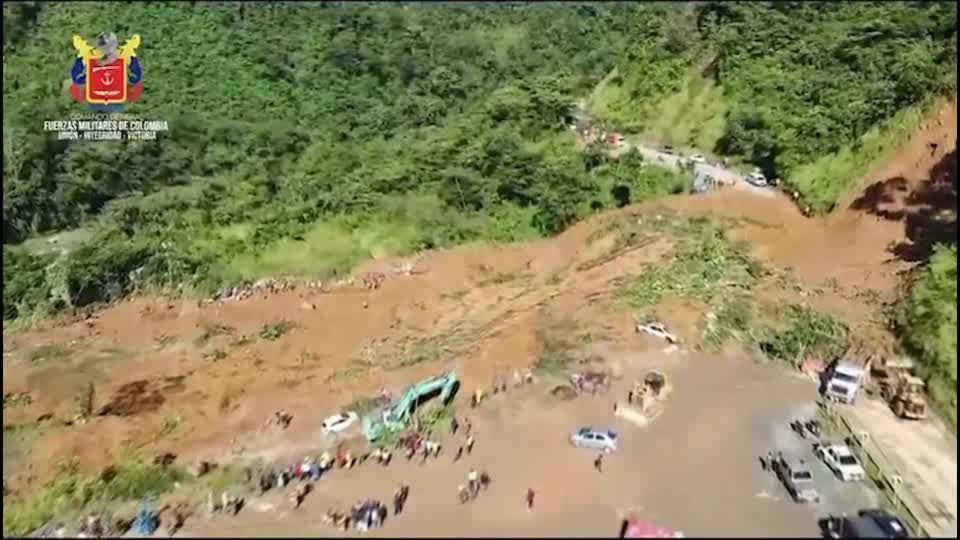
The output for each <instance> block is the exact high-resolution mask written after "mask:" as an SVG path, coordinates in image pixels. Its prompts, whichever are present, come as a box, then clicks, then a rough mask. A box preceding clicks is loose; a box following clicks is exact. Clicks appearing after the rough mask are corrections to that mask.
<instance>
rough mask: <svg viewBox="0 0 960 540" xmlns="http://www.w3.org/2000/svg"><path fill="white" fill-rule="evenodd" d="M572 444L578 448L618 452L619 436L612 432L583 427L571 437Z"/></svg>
mask: <svg viewBox="0 0 960 540" xmlns="http://www.w3.org/2000/svg"><path fill="white" fill-rule="evenodd" d="M570 444H572V445H573V446H576V447H577V448H590V449H592V450H601V451H603V452H607V453H610V452H616V450H617V434H616V433H614V432H613V431H610V430H598V429H593V428H589V427H583V428H580V429H578V430H577V431H574V432H573V433H572V434H571V435H570Z"/></svg>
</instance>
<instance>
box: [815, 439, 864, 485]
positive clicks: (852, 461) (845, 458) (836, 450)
mask: <svg viewBox="0 0 960 540" xmlns="http://www.w3.org/2000/svg"><path fill="white" fill-rule="evenodd" d="M815 451H816V453H817V457H819V458H820V459H822V460H823V462H824V463H825V464H826V465H827V467H830V470H831V471H833V472H834V473H836V474H837V476H839V477H840V479H841V480H843V481H844V482H859V481H861V480H863V479H864V478H866V477H867V473H866V471H864V470H863V466H862V465H860V460H858V459H857V456H855V455H853V452H851V451H850V447H848V446H847V445H845V444H827V445H818V446H817V447H816V450H815Z"/></svg>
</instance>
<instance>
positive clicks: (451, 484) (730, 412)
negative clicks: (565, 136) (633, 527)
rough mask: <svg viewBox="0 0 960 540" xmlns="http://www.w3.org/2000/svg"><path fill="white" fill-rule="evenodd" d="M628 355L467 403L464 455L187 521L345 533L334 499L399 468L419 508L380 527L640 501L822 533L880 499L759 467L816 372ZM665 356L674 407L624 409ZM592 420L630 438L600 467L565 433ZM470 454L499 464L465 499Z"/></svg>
mask: <svg viewBox="0 0 960 540" xmlns="http://www.w3.org/2000/svg"><path fill="white" fill-rule="evenodd" d="M610 356H611V357H614V356H616V353H612V354H611V355H610ZM621 358H622V359H623V363H622V365H624V367H625V369H624V375H625V376H624V377H623V379H622V380H621V381H618V382H617V383H616V384H615V386H614V390H613V391H614V394H613V395H607V396H597V397H582V398H579V399H577V400H574V401H569V402H561V401H553V400H552V398H548V397H547V396H546V390H547V389H548V388H549V386H550V385H546V384H541V385H539V386H537V387H534V389H531V390H528V391H524V392H523V393H516V392H515V393H511V394H508V395H507V396H506V397H504V396H498V397H497V398H494V399H493V400H492V401H491V402H490V407H489V408H485V409H481V410H479V411H471V410H469V409H467V410H466V411H464V412H466V413H467V414H469V416H470V418H471V420H472V422H473V424H474V433H475V436H476V440H477V446H476V450H475V451H474V453H473V455H472V456H470V457H469V458H466V459H464V460H462V461H461V462H459V463H454V462H453V459H452V456H451V453H452V452H453V450H454V449H455V447H456V446H455V445H456V443H455V442H454V441H452V440H451V439H450V438H449V436H448V437H447V440H446V441H444V443H445V447H446V450H445V454H444V455H443V456H441V458H439V460H438V461H437V462H428V463H427V464H419V463H418V462H417V461H414V462H413V463H408V462H407V461H406V460H404V459H399V460H397V462H395V463H394V464H393V465H391V466H390V467H388V468H381V467H377V466H375V465H368V466H364V467H361V468H359V469H357V470H354V471H344V472H341V471H336V472H335V473H333V475H331V476H330V477H329V478H325V479H323V480H321V481H320V482H319V483H318V485H317V490H316V492H315V493H313V494H312V495H310V496H309V497H308V498H307V500H306V501H305V502H304V505H303V508H302V509H301V510H299V511H296V512H294V511H293V510H289V509H288V508H289V507H288V504H287V503H286V501H285V499H284V498H281V497H280V495H279V494H273V495H272V496H271V498H269V499H267V500H263V501H256V502H254V503H252V504H251V506H250V508H249V509H248V510H245V511H244V512H242V513H241V514H240V515H239V516H237V517H236V518H230V519H227V518H216V519H214V520H209V521H205V520H198V521H195V522H190V523H188V524H187V526H186V527H185V529H184V531H183V534H184V535H189V536H194V535H197V536H224V535H226V536H257V535H260V536H262V535H279V536H306V535H310V536H336V535H337V534H336V533H337V532H338V531H334V530H331V529H330V528H327V527H325V526H323V525H322V524H321V523H320V517H321V515H322V514H323V513H324V512H325V511H326V510H327V509H328V508H330V507H331V506H335V507H338V508H340V509H347V508H349V506H351V505H352V504H353V503H354V502H356V501H357V500H359V499H362V498H368V497H374V498H379V499H380V500H382V501H384V502H389V499H390V494H391V492H392V491H393V489H395V487H396V486H397V485H398V484H399V483H400V482H405V483H408V484H409V485H410V486H411V497H410V505H409V509H408V510H407V511H406V512H405V513H404V514H403V515H401V516H399V517H396V518H393V517H391V518H389V519H388V520H387V524H386V527H385V528H383V529H382V530H379V531H374V532H372V533H369V534H371V535H373V536H402V537H412V536H430V537H432V536H454V535H456V536H468V537H469V536H501V535H521V536H534V537H537V536H539V537H576V536H581V537H582V536H595V537H596V536H599V537H612V536H614V535H616V534H617V531H618V526H619V523H620V520H621V519H622V517H623V516H624V515H625V514H626V513H627V512H630V511H635V512H638V513H639V515H640V516H641V517H644V518H645V519H649V520H651V521H655V522H657V523H661V524H663V525H665V526H669V527H672V528H675V529H678V530H681V531H683V532H684V533H685V534H687V535H688V536H701V535H710V536H749V537H754V536H756V537H759V536H778V537H779V536H811V535H814V534H816V531H817V528H816V517H817V515H818V514H822V513H831V512H840V511H850V510H851V509H852V508H859V507H862V506H864V505H865V504H869V502H868V501H864V500H863V499H862V498H860V499H856V500H855V501H853V502H850V501H849V500H847V501H841V500H839V499H838V498H834V499H832V500H828V499H826V498H825V500H824V502H822V503H821V504H820V505H817V506H804V505H799V504H795V503H793V502H791V501H789V500H788V497H787V495H786V492H785V491H784V489H783V487H782V486H780V485H779V483H778V482H777V481H776V480H775V478H773V477H772V476H771V475H769V474H766V473H764V472H763V471H762V470H761V468H760V466H759V464H758V461H757V456H758V455H760V454H761V453H763V452H765V451H766V450H767V449H768V448H769V447H770V445H771V444H775V442H776V441H775V440H774V439H776V438H777V437H780V438H783V437H784V431H783V430H784V426H783V425H781V424H784V421H785V420H786V419H788V418H790V417H791V415H793V414H795V411H796V410H797V409H798V408H803V407H809V403H810V400H811V398H812V389H811V387H810V385H809V384H808V383H806V382H805V381H802V380H798V379H796V378H793V377H791V376H790V375H789V374H787V373H785V372H784V371H783V370H782V369H781V368H780V367H778V366H773V365H762V364H757V363H754V362H752V361H749V360H745V359H744V358H743V357H739V358H737V357H727V358H718V357H711V356H702V355H693V354H688V355H671V356H666V355H661V356H660V358H659V359H651V358H650V357H644V358H643V359H641V360H637V355H636V354H630V353H629V352H626V351H624V352H622V353H621ZM654 366H655V367H659V368H661V369H663V370H664V371H666V372H667V373H668V374H669V375H670V377H671V378H672V382H673V384H674V386H675V391H674V393H673V394H672V396H671V398H670V401H669V402H668V404H667V409H666V411H665V412H664V413H663V415H661V416H660V417H659V418H657V419H656V420H655V421H654V422H653V423H652V424H650V425H649V426H648V427H646V428H638V427H635V426H633V425H631V424H629V423H627V422H625V421H623V420H621V419H617V418H615V417H614V415H613V410H612V403H613V400H614V398H615V397H620V398H621V399H622V398H623V395H625V392H626V389H627V387H628V385H629V383H630V382H632V381H633V380H634V379H635V378H636V377H637V376H640V375H641V374H642V373H643V372H645V371H646V369H648V368H650V367H654ZM546 400H550V402H549V403H547V402H545V401H546ZM704 403H710V406H709V407H704V406H703V404H704ZM582 425H591V426H597V427H610V428H612V429H614V430H615V431H617V432H618V433H620V436H621V446H620V451H619V452H618V453H616V454H612V455H609V456H608V457H607V459H606V460H605V462H604V469H603V472H601V473H598V472H596V471H595V470H593V468H592V465H591V462H592V460H593V458H594V457H595V453H594V452H591V451H588V450H583V449H577V448H572V447H571V446H569V444H567V442H566V438H567V436H568V434H569V432H571V431H572V430H574V429H575V428H577V427H580V426H582ZM791 444H801V443H796V442H793V441H791ZM471 467H475V468H477V469H478V470H481V471H487V472H489V474H490V475H491V477H492V479H493V483H492V485H491V488H490V490H489V491H488V492H486V493H483V494H481V495H480V497H479V498H478V499H477V500H476V501H475V502H473V503H470V504H467V505H461V504H459V503H458V502H457V500H456V488H457V485H458V484H462V483H463V482H464V480H465V476H466V473H467V471H468V470H469V469H470V468H471ZM828 480H829V479H828ZM530 487H532V488H534V489H535V490H536V491H537V499H536V500H537V502H536V506H535V509H534V511H533V512H528V511H527V510H526V508H525V504H524V494H525V492H526V490H527V488H530ZM847 491H850V490H849V489H848V490H847ZM854 491H855V490H854ZM854 497H858V495H856V494H855V495H854ZM264 504H273V505H275V507H276V508H278V510H270V509H267V508H265V507H263V505H264ZM838 504H839V506H836V505H838ZM257 508H261V511H257ZM349 534H350V535H351V536H352V535H354V534H356V533H352V532H351V533H349Z"/></svg>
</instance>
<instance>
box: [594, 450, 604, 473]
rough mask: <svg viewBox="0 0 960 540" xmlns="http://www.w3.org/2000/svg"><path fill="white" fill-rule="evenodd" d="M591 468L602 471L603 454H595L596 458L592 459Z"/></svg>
mask: <svg viewBox="0 0 960 540" xmlns="http://www.w3.org/2000/svg"><path fill="white" fill-rule="evenodd" d="M593 468H594V469H596V470H597V472H603V454H597V459H595V460H593Z"/></svg>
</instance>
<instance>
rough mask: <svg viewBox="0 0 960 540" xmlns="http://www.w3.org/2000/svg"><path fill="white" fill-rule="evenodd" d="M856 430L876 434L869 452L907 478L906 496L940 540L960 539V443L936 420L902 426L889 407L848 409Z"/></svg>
mask: <svg viewBox="0 0 960 540" xmlns="http://www.w3.org/2000/svg"><path fill="white" fill-rule="evenodd" d="M843 411H844V413H846V416H847V419H848V420H849V421H850V422H851V423H852V424H853V426H854V427H855V429H864V430H866V431H867V432H869V433H870V443H873V444H871V446H873V448H870V449H869V451H870V452H872V453H874V455H877V454H880V459H882V460H883V461H884V464H885V466H888V467H893V468H894V469H896V470H897V471H898V472H899V473H900V474H901V476H902V477H903V485H904V488H905V489H904V493H903V494H902V495H903V496H904V498H905V500H907V501H908V504H911V505H912V506H913V507H914V508H915V510H916V511H918V514H919V515H918V517H919V518H920V519H921V520H922V521H923V525H924V527H925V528H927V529H928V530H929V532H930V533H931V534H932V535H933V536H934V537H943V538H947V537H954V538H955V537H956V536H957V441H956V439H955V438H954V437H953V436H952V435H950V433H949V431H948V430H947V429H946V427H945V426H943V425H941V423H940V422H939V421H938V420H937V419H935V418H929V419H927V420H925V421H923V422H907V421H902V420H899V419H897V418H895V417H894V416H893V414H891V412H890V408H889V407H888V406H887V405H886V404H885V403H883V402H880V401H875V400H871V399H861V400H859V401H857V405H856V406H855V407H844V408H843Z"/></svg>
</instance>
